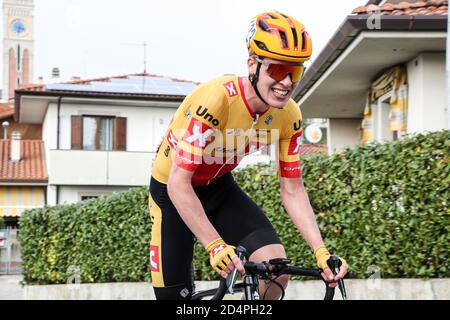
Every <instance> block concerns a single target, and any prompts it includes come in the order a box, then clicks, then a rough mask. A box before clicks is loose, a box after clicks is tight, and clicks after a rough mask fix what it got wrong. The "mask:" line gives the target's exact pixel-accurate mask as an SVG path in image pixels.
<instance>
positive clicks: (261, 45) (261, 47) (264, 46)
mask: <svg viewBox="0 0 450 320" xmlns="http://www.w3.org/2000/svg"><path fill="white" fill-rule="evenodd" d="M255 43H256V45H257V46H258V48H260V49H261V50H264V51H269V49H267V47H266V45H265V44H264V43H263V42H261V41H258V40H255Z"/></svg>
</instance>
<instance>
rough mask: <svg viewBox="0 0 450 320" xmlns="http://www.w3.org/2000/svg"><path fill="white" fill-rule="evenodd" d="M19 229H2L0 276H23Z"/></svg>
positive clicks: (0, 230)
mask: <svg viewBox="0 0 450 320" xmlns="http://www.w3.org/2000/svg"><path fill="white" fill-rule="evenodd" d="M18 237H19V229H17V228H13V227H8V228H7V229H0V275H1V274H21V273H22V259H21V255H20V243H19V238H18Z"/></svg>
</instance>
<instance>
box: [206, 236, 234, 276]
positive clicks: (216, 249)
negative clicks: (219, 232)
mask: <svg viewBox="0 0 450 320" xmlns="http://www.w3.org/2000/svg"><path fill="white" fill-rule="evenodd" d="M206 251H209V262H210V263H211V266H212V267H213V269H214V270H215V271H216V272H217V273H219V274H220V271H221V270H223V269H225V268H226V267H227V265H228V264H229V263H230V262H231V260H232V259H233V258H234V257H236V256H237V255H236V251H234V247H232V246H229V245H227V244H226V243H225V241H223V239H222V238H219V239H216V240H214V241H213V242H211V243H210V244H208V245H207V246H206Z"/></svg>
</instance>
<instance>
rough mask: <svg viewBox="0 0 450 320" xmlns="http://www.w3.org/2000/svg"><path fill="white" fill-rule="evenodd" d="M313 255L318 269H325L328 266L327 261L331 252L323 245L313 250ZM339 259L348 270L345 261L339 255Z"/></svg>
mask: <svg viewBox="0 0 450 320" xmlns="http://www.w3.org/2000/svg"><path fill="white" fill-rule="evenodd" d="M314 256H315V257H316V260H317V265H318V266H319V268H320V269H322V270H325V269H326V268H328V264H327V261H328V259H329V258H330V256H331V254H330V252H328V250H327V248H325V246H321V247H319V248H317V249H316V250H315V251H314ZM339 260H341V262H342V265H343V266H344V267H345V268H346V269H347V270H348V265H347V262H346V261H345V260H344V259H343V258H341V257H339Z"/></svg>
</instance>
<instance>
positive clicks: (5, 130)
mask: <svg viewBox="0 0 450 320" xmlns="http://www.w3.org/2000/svg"><path fill="white" fill-rule="evenodd" d="M2 127H3V140H6V139H8V127H9V122H8V121H3V123H2Z"/></svg>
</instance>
